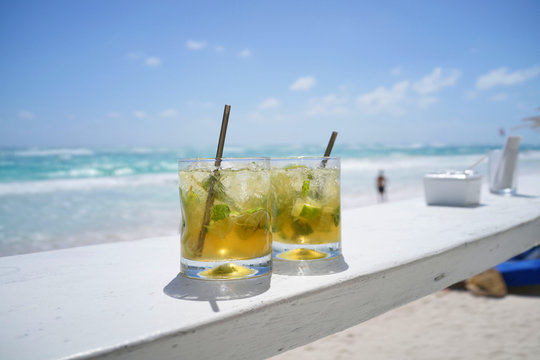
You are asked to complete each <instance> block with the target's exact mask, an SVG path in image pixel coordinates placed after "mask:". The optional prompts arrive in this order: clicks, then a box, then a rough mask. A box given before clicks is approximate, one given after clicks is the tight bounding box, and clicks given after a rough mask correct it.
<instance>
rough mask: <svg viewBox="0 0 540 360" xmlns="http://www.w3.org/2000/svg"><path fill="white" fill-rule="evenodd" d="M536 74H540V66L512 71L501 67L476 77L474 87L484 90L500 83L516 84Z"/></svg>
mask: <svg viewBox="0 0 540 360" xmlns="http://www.w3.org/2000/svg"><path fill="white" fill-rule="evenodd" d="M538 74H540V66H534V67H532V68H529V69H522V70H516V71H514V72H509V70H508V68H506V67H501V68H498V69H495V70H493V71H491V72H489V73H487V74H485V75H481V76H479V77H478V78H477V79H476V88H477V89H480V90H486V89H491V88H493V87H495V86H501V85H507V86H508V85H517V84H521V83H523V82H525V81H527V80H530V79H532V78H534V77H536V76H538Z"/></svg>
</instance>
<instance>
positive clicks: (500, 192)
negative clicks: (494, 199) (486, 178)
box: [489, 188, 517, 196]
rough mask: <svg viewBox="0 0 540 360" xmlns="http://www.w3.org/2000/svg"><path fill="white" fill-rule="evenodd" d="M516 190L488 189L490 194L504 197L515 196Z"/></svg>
mask: <svg viewBox="0 0 540 360" xmlns="http://www.w3.org/2000/svg"><path fill="white" fill-rule="evenodd" d="M516 190H517V189H516V188H506V189H497V190H495V189H491V188H490V189H489V191H491V193H492V194H497V195H506V196H512V195H515V194H516Z"/></svg>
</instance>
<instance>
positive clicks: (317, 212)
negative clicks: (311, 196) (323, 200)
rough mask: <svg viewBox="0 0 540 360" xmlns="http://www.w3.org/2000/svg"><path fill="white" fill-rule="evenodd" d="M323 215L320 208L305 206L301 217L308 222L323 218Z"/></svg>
mask: <svg viewBox="0 0 540 360" xmlns="http://www.w3.org/2000/svg"><path fill="white" fill-rule="evenodd" d="M321 213H322V209H321V208H320V207H317V206H313V205H309V204H304V206H303V207H302V210H301V211H300V215H299V216H300V217H303V218H305V219H308V220H315V219H317V218H318V217H320V216H321Z"/></svg>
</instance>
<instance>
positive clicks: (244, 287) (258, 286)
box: [163, 273, 270, 312]
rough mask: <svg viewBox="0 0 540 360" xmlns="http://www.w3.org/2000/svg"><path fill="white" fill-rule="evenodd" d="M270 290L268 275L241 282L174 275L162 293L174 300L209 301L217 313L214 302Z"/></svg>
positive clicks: (241, 297) (217, 309)
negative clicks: (195, 278)
mask: <svg viewBox="0 0 540 360" xmlns="http://www.w3.org/2000/svg"><path fill="white" fill-rule="evenodd" d="M269 288H270V275H269V274H268V275H265V276H261V277H256V278H251V279H242V280H194V279H189V278H186V277H184V276H182V275H181V274H180V273H179V274H178V275H176V277H175V278H174V279H172V280H171V281H170V282H169V283H168V284H167V285H166V286H165V287H164V288H163V292H164V293H165V294H166V295H168V296H170V297H172V298H175V299H183V300H192V301H209V302H210V306H211V307H212V310H213V311H214V312H219V308H218V306H217V303H216V301H218V300H220V301H221V300H234V299H243V298H247V297H251V296H256V295H259V294H262V293H264V292H265V291H267V290H268V289H269Z"/></svg>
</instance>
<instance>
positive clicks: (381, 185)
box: [377, 170, 386, 202]
mask: <svg viewBox="0 0 540 360" xmlns="http://www.w3.org/2000/svg"><path fill="white" fill-rule="evenodd" d="M377 191H378V192H379V202H383V201H386V193H385V191H386V178H385V177H384V172H383V171H382V170H381V171H379V176H377Z"/></svg>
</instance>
